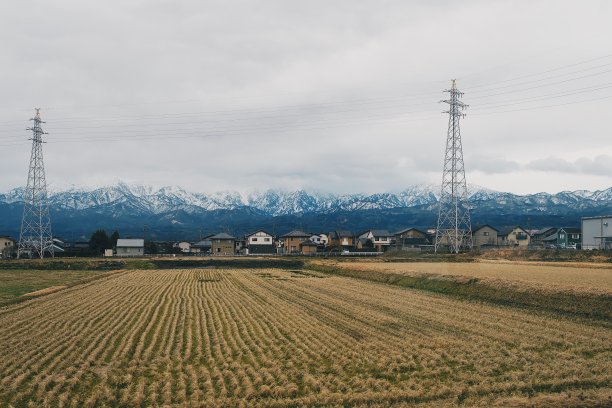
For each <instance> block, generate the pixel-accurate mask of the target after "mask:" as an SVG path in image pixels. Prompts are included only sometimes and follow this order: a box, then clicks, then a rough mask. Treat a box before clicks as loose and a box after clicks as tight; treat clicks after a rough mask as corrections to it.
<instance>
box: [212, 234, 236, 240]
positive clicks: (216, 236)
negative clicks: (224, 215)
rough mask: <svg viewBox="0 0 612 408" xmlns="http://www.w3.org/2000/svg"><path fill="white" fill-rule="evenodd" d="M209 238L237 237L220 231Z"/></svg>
mask: <svg viewBox="0 0 612 408" xmlns="http://www.w3.org/2000/svg"><path fill="white" fill-rule="evenodd" d="M209 239H236V237H233V236H231V235H230V234H227V233H225V232H220V233H219V234H216V235H213V236H211V237H209Z"/></svg>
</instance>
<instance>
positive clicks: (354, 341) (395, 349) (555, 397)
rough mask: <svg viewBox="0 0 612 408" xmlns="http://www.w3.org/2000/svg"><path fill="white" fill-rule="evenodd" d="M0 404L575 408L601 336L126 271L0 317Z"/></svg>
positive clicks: (336, 291)
mask: <svg viewBox="0 0 612 408" xmlns="http://www.w3.org/2000/svg"><path fill="white" fill-rule="evenodd" d="M0 327H1V328H2V330H1V331H0V356H2V359H0V406H10V405H13V406H27V405H33V406H45V405H52V406H61V405H66V406H95V405H101V406H104V405H107V406H116V405H122V404H123V405H126V406H161V405H170V406H184V405H193V406H241V405H244V406H278V407H285V406H295V405H306V406H308V405H310V406H312V405H316V406H326V405H329V406H337V405H347V406H352V405H364V404H380V405H381V406H387V405H402V404H416V403H420V404H431V405H449V404H457V403H465V404H466V405H486V406H489V405H494V404H500V405H510V404H514V405H521V404H525V405H526V404H530V405H533V404H535V405H538V404H543V405H588V404H605V403H608V401H609V399H608V398H610V397H612V391H611V388H612V379H611V378H610V374H609V373H610V372H612V350H611V348H610V344H612V327H610V325H608V324H607V323H605V322H599V323H594V322H592V321H589V320H580V319H577V318H574V319H565V318H552V317H547V316H545V315H542V314H534V313H529V312H527V311H521V310H517V309H513V308H508V307H496V306H493V305H488V304H484V303H476V302H467V301H462V300H456V299H452V298H448V297H445V296H441V295H436V294H429V293H426V292H420V291H415V290H411V289H403V288H398V287H394V286H390V285H383V284H377V283H372V282H368V281H365V280H355V279H349V278H344V277H337V276H330V277H322V276H320V275H308V274H296V273H292V272H290V271H283V270H278V269H268V270H257V269H249V270H231V269H219V270H214V269H199V270H198V269H194V270H148V271H130V272H125V273H122V274H117V275H113V276H111V277H108V278H106V279H102V280H99V281H95V282H91V283H88V284H86V285H83V286H80V287H72V288H67V289H65V290H62V291H60V292H57V293H51V294H49V295H46V296H44V297H41V298H38V299H34V300H32V301H29V303H28V304H27V307H23V304H21V305H18V306H10V307H9V308H8V309H6V310H5V311H4V313H2V314H0Z"/></svg>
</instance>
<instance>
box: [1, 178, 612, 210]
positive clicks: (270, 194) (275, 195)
mask: <svg viewBox="0 0 612 408" xmlns="http://www.w3.org/2000/svg"><path fill="white" fill-rule="evenodd" d="M469 190H470V191H471V193H470V201H471V203H472V204H473V205H474V206H478V204H480V203H488V204H489V205H491V204H498V205H500V206H507V205H514V206H521V205H524V206H529V207H539V208H545V207H549V206H559V205H565V206H572V207H574V208H575V209H576V210H578V209H581V208H592V207H593V206H598V204H609V203H611V202H612V187H610V188H608V189H606V190H598V191H588V190H577V191H562V192H560V193H556V194H549V193H538V194H529V195H516V194H512V193H503V192H498V191H493V190H489V189H486V188H482V187H479V186H470V188H469ZM22 197H23V188H16V189H13V190H11V191H9V192H8V193H6V194H0V203H7V204H10V203H19V202H22V201H23V198H22ZM438 197H439V191H438V188H437V187H436V186H433V185H425V184H423V185H415V186H411V187H408V188H406V189H405V190H403V191H401V192H399V193H376V194H345V195H335V194H317V193H311V192H307V191H305V190H297V191H282V190H266V191H263V192H259V191H253V192H250V193H247V194H241V193H239V192H236V191H221V192H215V193H212V194H204V193H193V192H188V191H186V190H184V189H182V188H180V187H162V188H159V189H155V188H153V187H150V186H142V185H129V184H126V183H118V184H116V185H113V186H106V187H100V188H95V189H85V188H76V187H73V188H70V189H67V190H65V191H57V192H50V193H49V204H50V206H51V208H55V209H57V210H60V209H61V210H76V211H78V210H85V209H92V208H97V207H103V206H109V205H117V204H124V205H125V206H126V207H128V208H130V209H132V210H139V211H142V212H147V213H151V214H162V213H166V212H168V211H177V210H184V211H188V212H193V211H202V210H204V211H213V210H236V209H240V208H244V207H251V208H252V209H255V210H258V211H261V212H262V213H264V214H266V215H270V216H280V215H291V214H300V213H330V212H337V211H355V210H373V209H391V208H401V207H415V206H423V205H425V206H427V205H432V204H435V203H437V200H438Z"/></svg>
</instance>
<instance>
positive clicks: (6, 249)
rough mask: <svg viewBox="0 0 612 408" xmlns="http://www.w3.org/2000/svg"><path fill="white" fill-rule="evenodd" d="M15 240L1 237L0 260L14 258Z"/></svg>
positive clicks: (5, 236) (6, 236) (4, 236)
mask: <svg viewBox="0 0 612 408" xmlns="http://www.w3.org/2000/svg"><path fill="white" fill-rule="evenodd" d="M15 249H16V247H15V240H14V239H13V238H11V237H9V236H8V235H0V259H7V258H12V257H13V254H14V252H15Z"/></svg>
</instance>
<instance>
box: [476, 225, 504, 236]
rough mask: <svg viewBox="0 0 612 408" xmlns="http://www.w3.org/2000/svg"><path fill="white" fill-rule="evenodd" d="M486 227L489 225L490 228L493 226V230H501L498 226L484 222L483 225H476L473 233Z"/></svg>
mask: <svg viewBox="0 0 612 408" xmlns="http://www.w3.org/2000/svg"><path fill="white" fill-rule="evenodd" d="M484 227H489V228H491V229H492V230H495V231H497V232H499V230H498V229H497V228H495V227H492V226H490V225H489V224H482V225H476V226H475V227H474V228H473V229H472V234H473V233H475V232H476V231H478V230H481V229H483V228H484Z"/></svg>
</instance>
